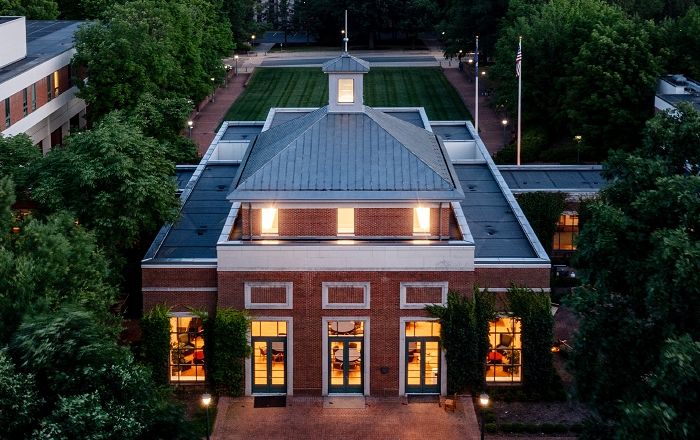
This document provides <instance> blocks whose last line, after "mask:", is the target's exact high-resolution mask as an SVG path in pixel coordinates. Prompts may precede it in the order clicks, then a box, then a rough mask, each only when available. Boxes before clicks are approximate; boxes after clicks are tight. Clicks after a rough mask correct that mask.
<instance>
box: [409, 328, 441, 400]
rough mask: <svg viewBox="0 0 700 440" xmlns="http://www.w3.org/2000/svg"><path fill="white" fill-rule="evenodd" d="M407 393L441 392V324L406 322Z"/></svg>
mask: <svg viewBox="0 0 700 440" xmlns="http://www.w3.org/2000/svg"><path fill="white" fill-rule="evenodd" d="M405 330H406V347H405V353H406V358H405V365H406V393H407V394H421V393H422V394H439V393H440V353H441V351H440V350H441V348H440V337H439V335H440V324H439V323H438V322H435V321H432V322H430V321H427V322H421V321H416V322H407V323H406V327H405Z"/></svg>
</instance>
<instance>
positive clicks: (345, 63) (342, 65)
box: [322, 53, 369, 73]
mask: <svg viewBox="0 0 700 440" xmlns="http://www.w3.org/2000/svg"><path fill="white" fill-rule="evenodd" d="M322 70H323V72H324V73H367V72H369V63H368V62H367V61H365V60H361V59H359V58H355V57H354V56H352V55H350V54H348V53H344V54H342V55H341V56H339V57H336V58H333V59H332V60H329V61H326V62H325V63H323V68H322Z"/></svg>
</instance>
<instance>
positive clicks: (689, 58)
mask: <svg viewBox="0 0 700 440" xmlns="http://www.w3.org/2000/svg"><path fill="white" fill-rule="evenodd" d="M660 34H661V38H662V40H663V46H664V47H665V48H666V50H665V52H664V55H665V60H664V61H665V67H666V71H667V72H668V73H684V74H686V75H687V76H688V77H689V78H695V79H698V78H700V58H699V57H697V56H695V54H697V53H700V5H699V6H695V7H692V8H689V9H688V11H687V12H686V14H685V15H683V16H681V17H678V18H677V19H675V20H672V19H669V20H666V21H665V22H664V23H663V24H662V26H661V30H660Z"/></svg>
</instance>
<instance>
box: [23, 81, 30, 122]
mask: <svg viewBox="0 0 700 440" xmlns="http://www.w3.org/2000/svg"><path fill="white" fill-rule="evenodd" d="M28 106H29V90H28V89H27V87H25V88H23V89H22V114H23V115H24V116H27V115H28V114H29V107H28Z"/></svg>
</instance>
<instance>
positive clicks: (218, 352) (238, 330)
mask: <svg viewBox="0 0 700 440" xmlns="http://www.w3.org/2000/svg"><path fill="white" fill-rule="evenodd" d="M249 322H250V320H249V317H248V314H247V313H245V312H244V311H239V310H235V309H228V308H222V309H218V310H217V311H216V315H215V316H214V318H213V319H212V318H206V319H205V320H204V338H205V341H206V344H205V346H204V356H205V359H207V365H208V368H207V375H208V377H209V381H210V382H211V384H212V386H213V387H214V389H216V390H217V392H218V393H220V394H227V395H232V396H238V395H241V394H243V389H244V388H243V381H244V377H245V369H244V368H245V364H244V362H245V358H246V357H248V356H250V353H251V349H250V345H249V344H248V338H247V335H248V329H249Z"/></svg>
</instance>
